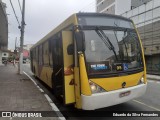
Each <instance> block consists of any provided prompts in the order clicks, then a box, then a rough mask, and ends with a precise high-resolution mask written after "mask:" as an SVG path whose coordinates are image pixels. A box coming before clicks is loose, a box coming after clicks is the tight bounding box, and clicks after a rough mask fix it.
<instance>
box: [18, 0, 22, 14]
mask: <svg viewBox="0 0 160 120" xmlns="http://www.w3.org/2000/svg"><path fill="white" fill-rule="evenodd" d="M18 4H19V8H20V11H21V14H22V7H21V4H20V2H19V0H18Z"/></svg>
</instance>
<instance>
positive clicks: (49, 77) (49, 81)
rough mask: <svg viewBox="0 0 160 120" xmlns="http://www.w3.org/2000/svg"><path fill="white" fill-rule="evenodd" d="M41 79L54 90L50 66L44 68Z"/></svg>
mask: <svg viewBox="0 0 160 120" xmlns="http://www.w3.org/2000/svg"><path fill="white" fill-rule="evenodd" d="M40 79H41V80H42V81H43V82H45V83H46V84H47V85H48V86H49V87H50V88H52V68H51V67H50V66H44V67H43V68H42V71H41V75H40Z"/></svg>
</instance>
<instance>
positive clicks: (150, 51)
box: [97, 0, 160, 74]
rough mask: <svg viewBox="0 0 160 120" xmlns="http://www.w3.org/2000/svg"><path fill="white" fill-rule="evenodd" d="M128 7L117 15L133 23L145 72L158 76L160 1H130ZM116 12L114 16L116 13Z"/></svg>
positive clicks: (159, 68)
mask: <svg viewBox="0 0 160 120" xmlns="http://www.w3.org/2000/svg"><path fill="white" fill-rule="evenodd" d="M106 1H108V0H106ZM112 1H115V0H112ZM118 1H121V0H118ZM122 4H123V3H119V4H115V5H117V6H122ZM125 5H126V4H125ZM130 5H131V6H130V9H129V10H127V11H124V12H119V13H120V14H118V15H122V16H124V17H127V18H130V19H132V20H133V21H134V23H135V25H136V27H137V28H138V31H139V33H140V37H141V40H142V43H143V47H144V52H145V58H146V65H147V72H148V73H151V74H160V0H131V1H130ZM115 8H116V6H115ZM116 10H117V9H115V10H114V11H115V12H114V14H116V13H118V12H117V11H116ZM118 11H119V10H118ZM97 12H99V11H97ZM102 12H103V11H102ZM110 14H112V13H110Z"/></svg>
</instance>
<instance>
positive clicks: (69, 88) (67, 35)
mask: <svg viewBox="0 0 160 120" xmlns="http://www.w3.org/2000/svg"><path fill="white" fill-rule="evenodd" d="M62 39H63V40H62V41H63V59H64V71H65V70H66V69H67V68H68V67H69V66H72V65H73V55H68V53H67V47H68V46H69V45H70V44H72V43H73V39H72V32H71V31H62ZM72 79H73V74H72V75H66V76H65V75H64V85H65V86H64V88H65V95H64V96H65V104H71V103H74V102H75V91H74V85H70V84H69V83H70V82H71V80H72Z"/></svg>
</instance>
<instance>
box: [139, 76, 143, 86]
mask: <svg viewBox="0 0 160 120" xmlns="http://www.w3.org/2000/svg"><path fill="white" fill-rule="evenodd" d="M139 84H144V77H143V76H142V77H141V79H140V80H139V82H138V85H139Z"/></svg>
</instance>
